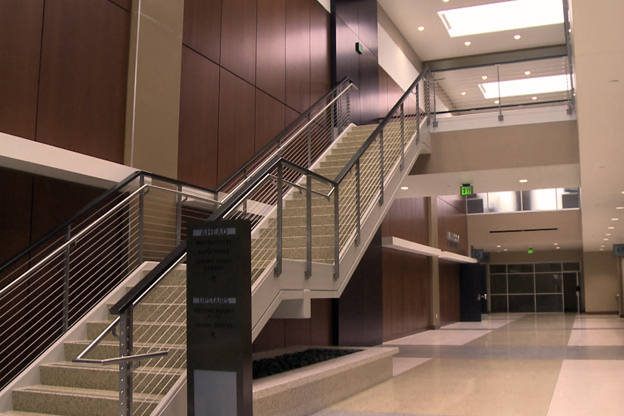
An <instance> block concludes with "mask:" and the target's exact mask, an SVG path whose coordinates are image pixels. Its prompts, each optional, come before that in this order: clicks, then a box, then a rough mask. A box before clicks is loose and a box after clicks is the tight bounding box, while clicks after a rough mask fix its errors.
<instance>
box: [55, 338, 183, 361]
mask: <svg viewBox="0 0 624 416" xmlns="http://www.w3.org/2000/svg"><path fill="white" fill-rule="evenodd" d="M184 340H185V341H186V338H185V339H184ZM65 344H66V345H85V346H88V345H89V344H91V341H85V340H79V341H67V342H65ZM132 345H133V346H134V348H135V349H138V348H143V347H151V346H152V345H153V344H152V343H149V342H147V343H143V342H136V341H135V342H134V343H133V344H132ZM98 346H102V347H104V346H108V347H111V346H112V347H119V343H118V342H115V341H100V343H99V344H98ZM96 348H97V347H96ZM160 348H169V349H175V348H184V349H186V344H161V345H160ZM111 358H114V357H111Z"/></svg>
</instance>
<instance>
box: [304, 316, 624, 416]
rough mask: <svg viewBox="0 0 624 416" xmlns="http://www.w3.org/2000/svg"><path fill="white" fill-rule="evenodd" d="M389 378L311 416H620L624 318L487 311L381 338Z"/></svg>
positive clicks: (623, 409)
mask: <svg viewBox="0 0 624 416" xmlns="http://www.w3.org/2000/svg"><path fill="white" fill-rule="evenodd" d="M386 345H389V346H396V347H398V348H399V349H400V353H399V354H398V355H397V356H396V357H395V359H394V377H393V378H392V379H391V380H388V381H386V382H384V383H382V384H379V385H377V386H375V387H373V388H371V389H369V390H367V391H365V392H362V393H360V394H358V395H355V396H353V397H350V398H349V399H347V400H344V401H342V402H340V403H337V404H336V405H334V406H331V407H330V408H328V409H325V410H323V411H321V412H318V413H315V415H314V416H385V415H388V416H407V415H410V416H415V415H417V416H433V415H439V416H481V415H484V416H485V415H487V416H516V415H518V416H520V415H521V416H588V415H591V416H594V415H595V416H616V415H617V416H622V415H624V319H620V318H618V317H617V316H615V315H610V316H602V315H601V316H598V315H583V316H581V315H574V314H567V315H564V314H538V315H535V314H509V315H502V314H496V315H490V316H486V317H484V320H483V322H480V323H456V324H453V325H448V326H445V327H443V328H441V329H440V330H437V331H427V332H422V333H419V334H416V335H412V336H409V337H406V338H402V339H398V340H394V341H391V342H388V343H387V344H386Z"/></svg>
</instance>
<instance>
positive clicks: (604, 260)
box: [583, 252, 619, 313]
mask: <svg viewBox="0 0 624 416" xmlns="http://www.w3.org/2000/svg"><path fill="white" fill-rule="evenodd" d="M583 271H584V276H585V310H586V312H588V313H596V312H616V311H618V309H619V308H618V303H617V298H616V296H615V295H616V294H617V293H618V292H619V276H618V267H617V259H616V258H614V257H613V253H611V252H585V253H583Z"/></svg>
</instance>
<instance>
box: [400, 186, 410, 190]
mask: <svg viewBox="0 0 624 416" xmlns="http://www.w3.org/2000/svg"><path fill="white" fill-rule="evenodd" d="M408 189H409V187H407V186H402V187H401V190H402V191H407V190H408Z"/></svg>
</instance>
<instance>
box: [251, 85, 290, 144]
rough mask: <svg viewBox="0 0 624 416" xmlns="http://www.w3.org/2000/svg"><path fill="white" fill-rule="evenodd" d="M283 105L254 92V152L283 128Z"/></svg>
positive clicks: (258, 91) (257, 91)
mask: <svg viewBox="0 0 624 416" xmlns="http://www.w3.org/2000/svg"><path fill="white" fill-rule="evenodd" d="M284 107H285V106H284V104H282V103H281V102H279V101H277V100H276V99H274V98H272V97H271V96H269V95H267V94H265V93H263V92H262V91H260V90H256V141H255V146H254V151H255V152H258V151H260V149H262V147H263V146H264V145H265V144H267V143H268V142H270V141H271V140H272V139H273V138H274V137H275V136H277V135H278V134H279V133H280V132H281V131H282V130H284V127H285V117H286V114H285V111H284Z"/></svg>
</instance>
